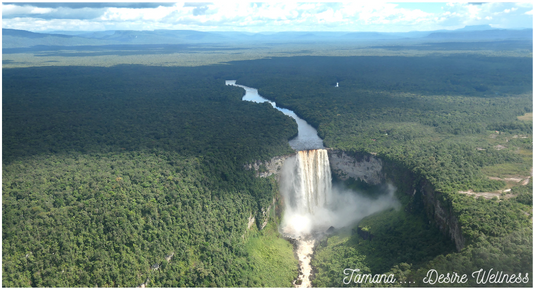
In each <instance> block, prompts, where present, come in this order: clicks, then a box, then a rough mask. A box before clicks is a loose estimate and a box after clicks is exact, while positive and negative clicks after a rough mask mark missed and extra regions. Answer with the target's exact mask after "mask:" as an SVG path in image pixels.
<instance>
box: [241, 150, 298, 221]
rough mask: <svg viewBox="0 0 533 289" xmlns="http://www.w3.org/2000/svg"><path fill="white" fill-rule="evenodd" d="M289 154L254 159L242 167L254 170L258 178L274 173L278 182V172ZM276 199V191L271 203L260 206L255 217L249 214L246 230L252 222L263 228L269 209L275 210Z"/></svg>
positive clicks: (277, 198)
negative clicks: (264, 159) (259, 159)
mask: <svg viewBox="0 0 533 289" xmlns="http://www.w3.org/2000/svg"><path fill="white" fill-rule="evenodd" d="M290 156H291V155H286V156H277V157H273V158H272V159H270V160H268V161H255V162H253V163H251V164H245V165H244V169H246V170H254V171H255V176H256V177H259V178H266V177H269V176H272V175H274V176H275V177H276V181H277V182H278V183H279V172H281V168H282V167H283V164H284V163H285V160H286V159H287V158H289V157H290ZM278 201H279V194H278V193H276V196H275V197H274V198H272V203H271V204H270V205H269V206H268V207H267V208H261V209H260V211H259V212H257V213H256V214H255V217H253V216H252V215H250V218H249V219H248V230H249V229H250V228H251V227H252V224H253V223H256V225H257V227H258V228H259V230H262V229H263V228H265V226H266V225H267V224H268V220H269V216H270V210H272V209H273V210H274V211H276V202H278ZM278 207H280V206H278ZM277 213H278V212H276V214H277Z"/></svg>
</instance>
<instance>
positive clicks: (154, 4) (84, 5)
mask: <svg viewBox="0 0 533 289" xmlns="http://www.w3.org/2000/svg"><path fill="white" fill-rule="evenodd" d="M3 4H4V5H19V6H21V5H22V6H33V7H39V8H60V7H63V8H72V9H80V8H110V7H116V8H118V7H121V8H134V9H142V8H157V7H159V6H164V7H165V6H174V3H170V2H161V3H157V2H141V3H138V2H115V3H105V2H61V3H47V2H31V3H20V2H14V3H9V2H4V3H3Z"/></svg>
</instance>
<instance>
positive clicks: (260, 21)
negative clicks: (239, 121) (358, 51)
mask: <svg viewBox="0 0 533 289" xmlns="http://www.w3.org/2000/svg"><path fill="white" fill-rule="evenodd" d="M365 2H366V3H365ZM370 2H371V3H370ZM532 17H533V4H532V3H531V2H530V1H528V2H517V3H511V2H462V3H445V2H416V3H412V2H376V1H350V2H296V1H290V0H288V1H283V2H279V1H278V2H276V1H269V2H245V1H239V2H236V1H231V0H230V1H224V2H223V1H214V2H163V3H156V2H148V3H135V2H118V3H104V2H97V3H96V2H74V3H66V2H64V3H57V2H56V3H47V2H32V3H24V2H3V3H2V28H11V29H22V30H28V31H33V32H47V31H58V30H66V31H103V30H155V29H171V30H199V31H247V32H265V31H273V32H275V31H376V32H408V31H429V30H439V29H448V30H452V29H459V28H463V27H465V26H470V25H490V26H491V27H493V28H507V29H522V28H532V22H533V21H532V19H533V18H532Z"/></svg>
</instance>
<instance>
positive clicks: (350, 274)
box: [342, 268, 529, 285]
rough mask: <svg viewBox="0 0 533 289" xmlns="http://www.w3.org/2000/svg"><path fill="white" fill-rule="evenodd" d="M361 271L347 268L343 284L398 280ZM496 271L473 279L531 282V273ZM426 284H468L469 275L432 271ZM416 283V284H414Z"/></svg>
mask: <svg viewBox="0 0 533 289" xmlns="http://www.w3.org/2000/svg"><path fill="white" fill-rule="evenodd" d="M359 271H360V270H359V269H350V268H346V269H344V275H346V277H344V279H343V280H342V282H343V283H344V284H349V283H351V282H352V280H353V283H356V284H361V283H395V282H396V278H394V274H389V275H386V274H374V275H372V274H355V276H354V273H356V272H359ZM493 271H494V269H490V270H489V271H485V270H483V269H479V270H477V271H475V272H473V273H472V278H474V279H475V280H476V283H477V284H520V283H524V284H526V283H528V282H529V273H525V275H524V276H523V277H522V273H518V275H516V274H507V273H504V272H503V271H496V272H493ZM422 281H423V282H424V283H425V284H430V285H434V284H437V283H438V284H465V283H467V282H468V275H467V274H463V275H459V274H458V273H456V272H453V273H447V274H446V275H445V274H439V272H437V270H435V269H431V270H429V271H428V272H427V274H426V277H425V278H424V280H422ZM400 283H411V282H400ZM412 283H415V282H412Z"/></svg>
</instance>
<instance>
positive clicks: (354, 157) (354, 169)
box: [328, 150, 384, 185]
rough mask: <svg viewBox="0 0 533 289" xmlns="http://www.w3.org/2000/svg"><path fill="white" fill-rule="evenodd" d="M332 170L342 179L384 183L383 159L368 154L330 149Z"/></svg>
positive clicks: (375, 183) (372, 183) (374, 183)
mask: <svg viewBox="0 0 533 289" xmlns="http://www.w3.org/2000/svg"><path fill="white" fill-rule="evenodd" d="M328 151H329V153H328V156H329V164H330V166H331V171H332V173H333V174H335V175H336V176H337V177H338V178H340V179H341V180H347V179H349V178H353V179H355V180H361V181H364V182H366V183H368V184H371V185H377V184H380V183H383V181H384V175H383V173H382V168H383V163H382V161H381V160H380V159H379V158H377V157H375V156H373V155H368V154H348V153H346V152H344V151H338V150H328Z"/></svg>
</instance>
